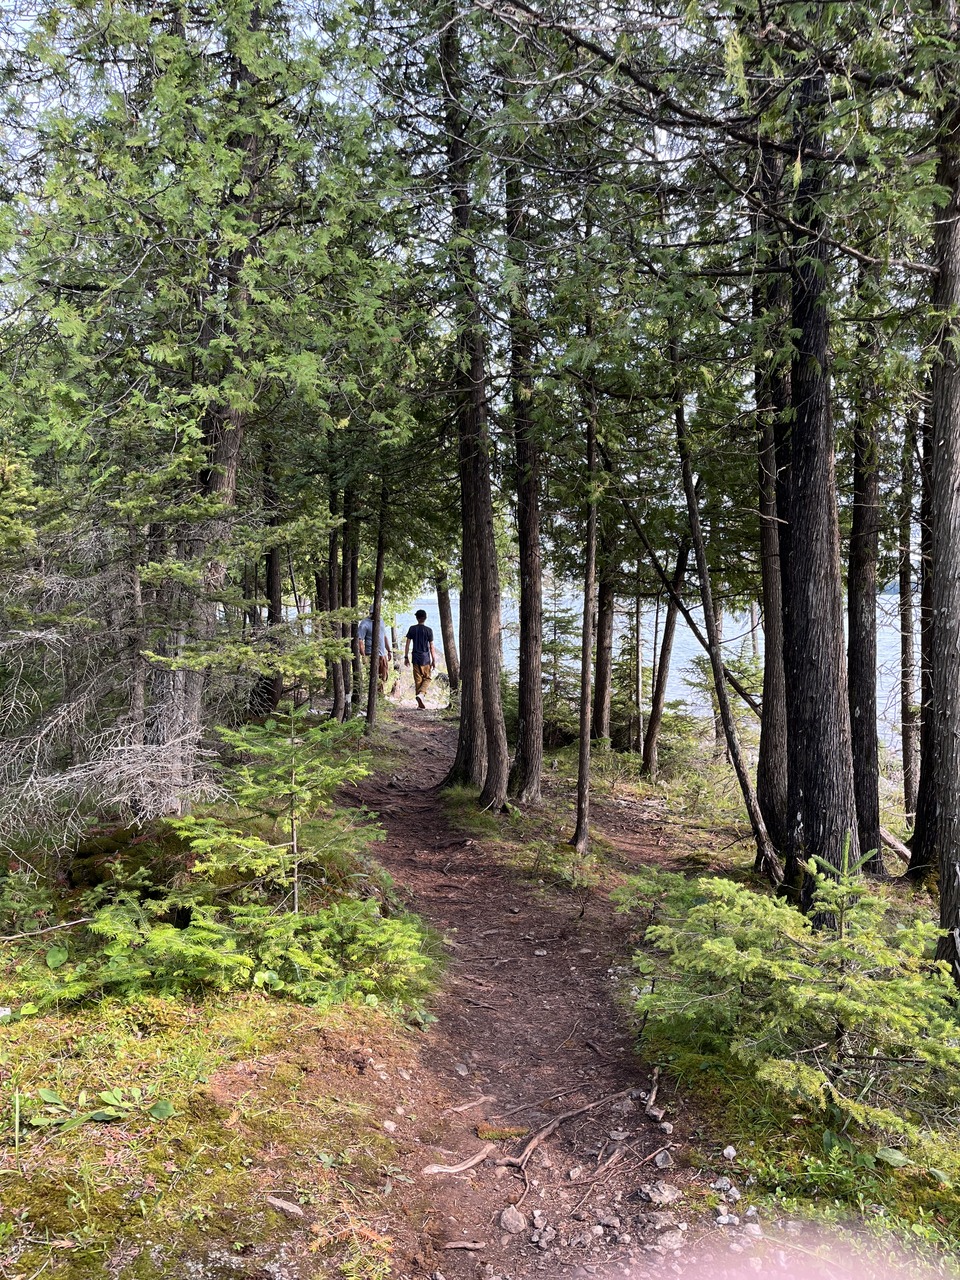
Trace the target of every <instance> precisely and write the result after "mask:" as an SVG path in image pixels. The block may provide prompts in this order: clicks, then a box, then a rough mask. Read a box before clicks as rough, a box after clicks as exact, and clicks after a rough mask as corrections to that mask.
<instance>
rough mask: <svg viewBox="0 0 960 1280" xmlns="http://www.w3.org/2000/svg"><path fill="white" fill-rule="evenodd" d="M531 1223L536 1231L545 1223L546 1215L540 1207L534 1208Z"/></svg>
mask: <svg viewBox="0 0 960 1280" xmlns="http://www.w3.org/2000/svg"><path fill="white" fill-rule="evenodd" d="M533 1225H534V1227H535V1228H536V1229H537V1231H539V1230H540V1229H541V1228H542V1227H545V1226H546V1225H547V1215H546V1214H545V1213H544V1211H543V1210H542V1209H534V1211H533Z"/></svg>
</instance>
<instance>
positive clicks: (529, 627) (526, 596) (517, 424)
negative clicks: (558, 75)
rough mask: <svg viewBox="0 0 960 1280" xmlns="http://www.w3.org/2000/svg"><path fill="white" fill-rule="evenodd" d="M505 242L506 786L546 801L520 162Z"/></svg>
mask: <svg viewBox="0 0 960 1280" xmlns="http://www.w3.org/2000/svg"><path fill="white" fill-rule="evenodd" d="M506 205H507V246H508V254H509V256H510V261H511V264H512V266H513V267H514V272H515V281H514V287H513V290H512V292H511V295H510V315H509V321H510V406H511V413H512V418H513V440H514V452H515V456H516V487H517V554H518V557H519V562H520V653H519V671H518V688H517V711H518V721H517V745H516V751H515V753H514V758H513V764H512V766H511V769H510V777H509V780H508V790H509V792H510V794H511V795H512V796H513V797H514V798H515V799H516V800H518V801H519V802H520V803H521V804H531V805H532V804H539V803H540V775H541V774H542V772H543V670H542V668H543V565H542V560H541V552H540V539H541V533H540V448H539V445H538V443H537V439H536V429H535V425H534V421H533V414H532V412H531V408H532V403H533V350H534V330H533V325H532V321H531V317H530V310H529V303H528V299H527V278H526V270H527V243H526V242H527V217H526V196H525V192H524V190H523V181H522V177H521V174H520V167H519V165H517V164H509V165H508V166H507V169H506Z"/></svg>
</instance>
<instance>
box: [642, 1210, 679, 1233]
mask: <svg viewBox="0 0 960 1280" xmlns="http://www.w3.org/2000/svg"><path fill="white" fill-rule="evenodd" d="M643 1225H644V1226H649V1227H652V1228H653V1230H654V1231H666V1230H668V1229H669V1228H670V1227H675V1226H676V1225H677V1220H676V1218H675V1217H674V1215H673V1214H672V1213H648V1214H646V1215H645V1217H644V1218H643Z"/></svg>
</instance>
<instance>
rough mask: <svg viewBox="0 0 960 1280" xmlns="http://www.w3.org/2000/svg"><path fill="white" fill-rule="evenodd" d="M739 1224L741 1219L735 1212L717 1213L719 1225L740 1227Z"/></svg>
mask: <svg viewBox="0 0 960 1280" xmlns="http://www.w3.org/2000/svg"><path fill="white" fill-rule="evenodd" d="M739 1225H740V1219H739V1218H738V1217H737V1215H736V1214H735V1213H718V1214H717V1226H718V1227H739Z"/></svg>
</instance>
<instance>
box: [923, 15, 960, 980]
mask: <svg viewBox="0 0 960 1280" xmlns="http://www.w3.org/2000/svg"><path fill="white" fill-rule="evenodd" d="M939 13H940V16H941V18H942V19H943V20H944V22H945V25H946V28H947V30H946V32H945V33H944V34H945V35H946V36H947V38H948V40H949V44H950V57H949V61H948V59H947V58H946V57H945V58H944V62H943V64H942V65H941V66H940V67H938V68H937V76H938V81H939V88H940V89H941V91H942V92H944V94H945V100H944V105H943V107H942V108H941V110H940V113H939V120H938V125H939V135H940V136H939V164H938V168H937V183H938V184H939V186H940V187H941V189H942V190H944V191H946V192H947V193H948V196H949V200H948V203H947V204H946V206H945V207H943V208H939V209H938V210H937V215H936V225H935V229H934V242H933V243H934V263H935V265H936V267H937V268H938V270H937V274H936V276H935V277H934V283H933V298H932V302H933V311H934V314H935V315H936V316H937V317H938V319H939V322H940V330H939V334H938V337H937V357H938V358H937V361H936V363H935V364H934V366H933V373H932V387H931V391H932V397H931V419H932V445H933V447H932V452H931V459H930V462H931V466H930V499H931V501H930V508H931V509H930V517H931V520H930V525H931V528H930V535H931V537H930V578H931V596H932V600H931V604H932V615H933V624H932V645H933V647H932V665H931V692H932V702H933V712H934V715H933V723H932V726H931V733H932V738H933V751H932V758H933V769H934V783H933V785H934V787H935V790H936V794H937V797H938V806H937V822H936V839H935V851H936V862H935V865H936V867H937V870H938V873H939V881H940V926H941V928H942V929H943V931H944V932H943V935H942V936H941V938H940V941H939V943H938V944H937V959H938V960H946V961H947V962H948V963H949V965H950V967H951V971H952V973H953V975H954V978H955V979H956V980H957V982H958V984H960V361H958V355H957V350H958V340H960V322H958V319H957V317H958V314H960V96H958V94H957V90H956V80H955V70H954V66H955V59H956V54H957V51H958V46H960V30H958V20H957V6H956V0H947V2H946V3H943V4H941V5H940V6H939Z"/></svg>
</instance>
